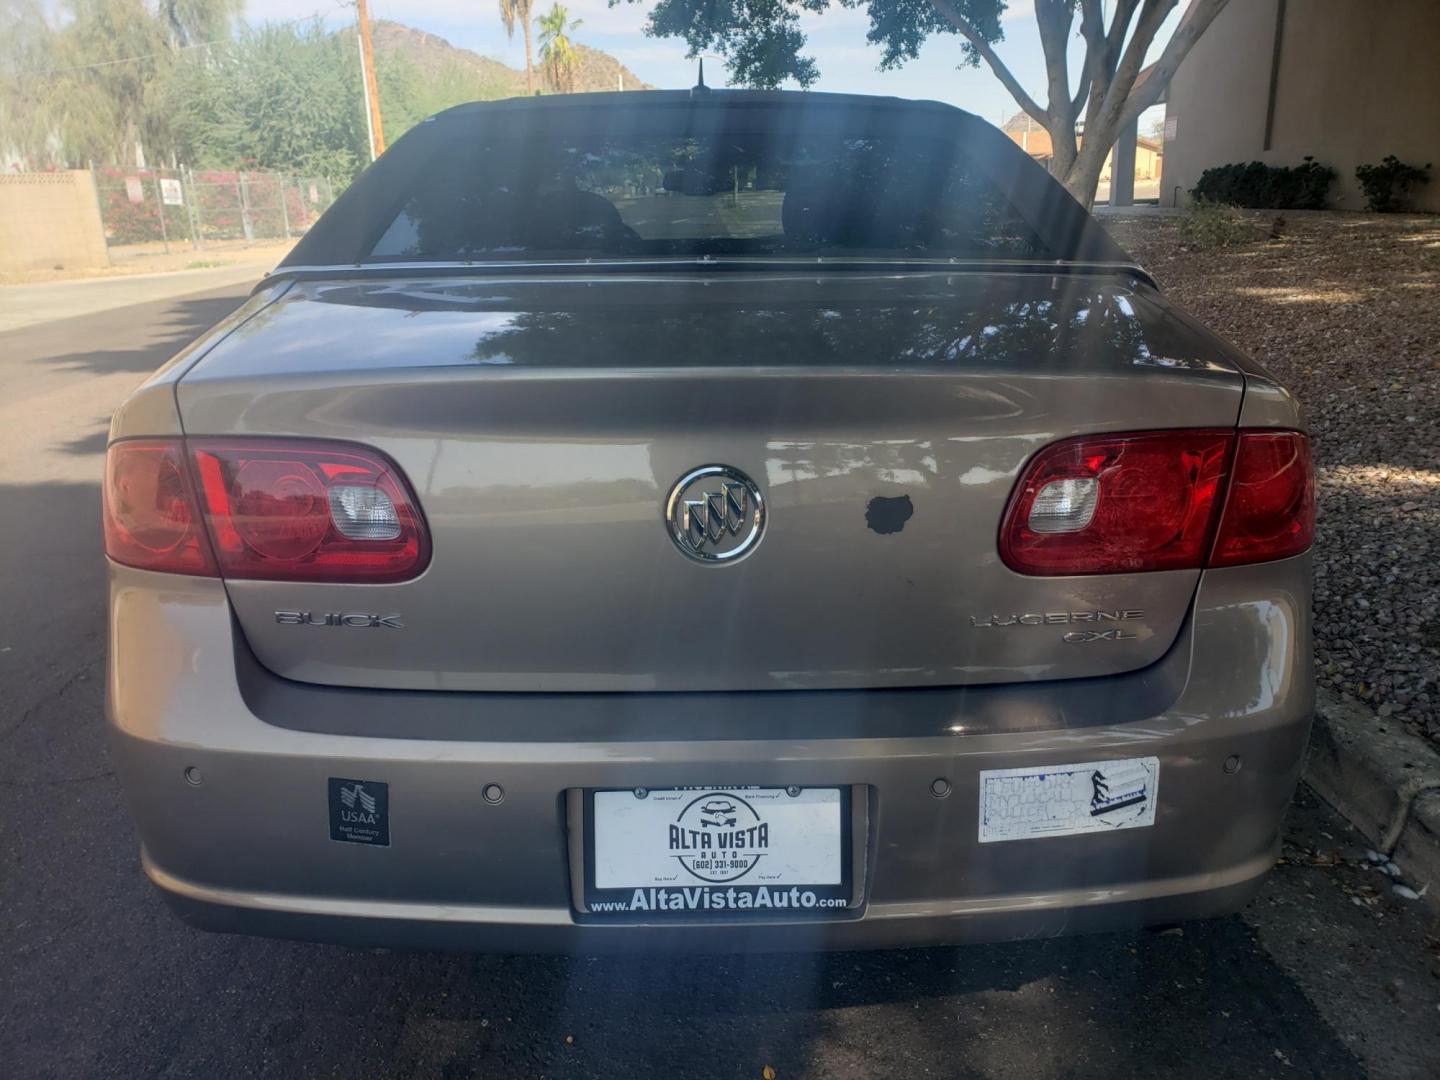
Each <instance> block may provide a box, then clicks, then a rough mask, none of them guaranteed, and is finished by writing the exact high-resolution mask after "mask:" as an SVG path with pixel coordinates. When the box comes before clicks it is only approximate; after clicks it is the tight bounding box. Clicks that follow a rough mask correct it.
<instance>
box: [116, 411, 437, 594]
mask: <svg viewBox="0 0 1440 1080" xmlns="http://www.w3.org/2000/svg"><path fill="white" fill-rule="evenodd" d="M186 453H187V448H186V446H185V444H184V443H183V442H182V441H181V440H179V439H155V440H144V441H140V440H136V441H128V442H118V443H115V444H114V445H113V446H111V447H110V450H109V453H108V455H107V459H106V470H105V474H106V475H105V493H104V503H105V551H106V554H108V555H109V556H110V557H111V558H112V559H114V560H115V561H116V562H121V563H125V564H126V565H127V566H138V567H141V568H142V569H146V570H161V571H165V572H167V573H174V574H203V575H207V576H212V577H213V576H215V575H216V574H217V573H218V574H219V576H221V577H227V578H252V579H261V580H271V581H344V582H356V583H380V582H392V581H404V580H407V579H409V578H413V577H415V576H416V575H417V574H419V573H420V572H421V571H422V570H424V569H425V565H426V563H427V562H428V561H429V558H430V543H429V537H428V534H427V532H426V529H425V522H424V519H423V518H422V517H421V516H420V510H419V507H418V505H417V504H416V501H415V497H414V496H413V495H412V494H411V492H410V488H409V486H408V485H407V484H406V483H405V480H404V478H403V477H402V476H401V475H400V472H399V470H398V469H396V468H395V466H394V465H392V464H391V463H390V462H389V461H388V460H386V459H385V458H384V457H382V456H381V455H380V454H378V453H376V452H375V451H373V450H367V449H365V448H363V447H358V446H349V445H341V444H333V443H320V442H310V441H308V440H305V441H301V440H286V439H273V440H272V439H253V440H252V439H234V440H223V441H222V440H191V441H190V442H189V444H188V453H189V457H190V461H189V466H190V467H187V462H186V460H185V455H186ZM192 476H193V483H192ZM202 521H203V522H204V523H205V525H208V527H209V528H208V537H207V530H206V529H205V528H203V527H202V525H201V522H202ZM217 563H218V565H217Z"/></svg>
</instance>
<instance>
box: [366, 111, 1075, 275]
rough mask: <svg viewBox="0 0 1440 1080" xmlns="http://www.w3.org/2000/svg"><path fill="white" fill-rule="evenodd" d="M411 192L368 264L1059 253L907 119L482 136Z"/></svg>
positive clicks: (444, 154) (954, 152)
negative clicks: (903, 125)
mask: <svg viewBox="0 0 1440 1080" xmlns="http://www.w3.org/2000/svg"><path fill="white" fill-rule="evenodd" d="M470 130H472V131H474V129H473V128H472V129H470ZM399 202H400V207H399V209H398V212H395V213H394V214H393V217H392V218H391V220H390V221H389V223H388V226H387V227H386V228H385V230H384V232H383V234H382V235H381V237H380V239H379V241H378V242H377V243H375V245H374V247H373V249H372V250H371V251H370V253H369V257H368V260H367V261H371V262H388V261H411V260H415V261H453V260H483V261H491V260H497V259H518V260H532V259H546V258H566V257H575V256H585V257H606V258H629V257H634V258H646V257H651V258H653V257H663V256H696V255H797V254H816V255H840V256H845V255H861V256H912V257H951V256H954V257H965V258H977V257H981V258H983V257H994V258H1035V257H1051V253H1050V252H1049V251H1047V250H1046V249H1045V247H1044V245H1043V244H1042V243H1041V241H1040V240H1039V238H1038V237H1037V235H1036V234H1035V232H1034V231H1033V230H1032V229H1031V228H1030V226H1029V225H1028V224H1027V223H1026V222H1025V220H1024V219H1023V218H1022V217H1021V216H1020V214H1019V213H1018V212H1017V211H1016V209H1015V207H1014V206H1013V205H1012V204H1011V202H1010V201H1009V200H1008V199H1007V198H1006V195H1005V193H1004V192H1003V191H1001V190H1000V189H999V188H998V187H997V186H996V185H995V183H994V182H993V181H991V180H990V179H988V178H987V177H986V176H985V175H984V174H983V172H982V171H981V170H980V169H978V168H977V167H976V166H975V165H974V163H973V162H972V161H971V160H970V158H969V157H968V156H967V154H966V152H965V150H964V148H963V146H962V145H961V144H959V143H958V142H956V141H955V140H953V139H947V138H944V137H938V136H934V135H921V134H907V133H906V132H905V131H904V130H903V129H898V130H896V131H891V132H886V131H873V130H872V131H865V132H848V131H846V132H837V131H834V130H828V131H823V132H816V133H808V132H806V131H805V130H803V129H802V130H797V129H796V128H795V127H794V126H793V125H791V126H789V127H786V126H784V125H781V124H775V125H773V126H771V127H768V128H767V127H766V126H765V125H762V124H755V123H754V122H753V119H752V122H751V125H750V126H748V127H743V128H738V129H730V128H725V129H722V130H716V129H714V128H712V129H711V130H707V131H696V130H693V128H692V129H691V130H685V126H684V125H677V130H674V131H671V132H666V131H656V130H655V129H654V127H653V126H651V127H649V128H647V129H645V130H641V129H638V128H637V129H636V130H635V131H633V132H627V131H626V130H625V129H624V127H623V125H616V124H614V123H611V124H609V125H608V126H607V128H606V129H604V130H600V131H598V132H597V133H595V134H592V135H577V134H575V133H574V132H573V131H557V132H551V131H547V130H546V129H545V127H544V126H543V125H541V124H536V125H535V128H534V130H533V131H532V132H522V133H517V132H515V130H514V129H513V128H512V129H511V130H509V131H507V132H503V133H498V134H495V135H493V136H487V135H486V133H484V132H483V131H476V132H475V133H474V135H473V136H472V137H471V138H469V139H468V140H467V139H462V140H460V141H459V143H458V145H457V144H456V143H455V142H449V143H448V144H447V145H446V146H445V148H444V149H443V150H442V151H441V152H438V153H436V154H435V155H434V156H433V158H432V160H431V161H430V162H428V163H427V165H426V167H425V168H424V169H422V170H420V171H419V172H418V174H417V176H416V179H415V180H413V181H412V182H411V184H410V187H409V190H407V191H405V192H403V193H402V198H401V199H400V200H399Z"/></svg>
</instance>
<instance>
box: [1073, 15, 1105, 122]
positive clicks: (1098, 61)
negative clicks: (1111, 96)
mask: <svg viewBox="0 0 1440 1080" xmlns="http://www.w3.org/2000/svg"><path fill="white" fill-rule="evenodd" d="M1080 36H1081V37H1083V38H1084V39H1085V70H1084V72H1083V73H1082V74H1081V76H1080V89H1079V90H1078V91H1076V93H1075V99H1074V100H1073V101H1072V102H1071V103H1070V112H1071V113H1072V114H1074V115H1075V116H1079V115H1080V110H1081V109H1083V108H1084V107H1085V102H1086V100H1087V99H1088V98H1089V97H1090V94H1091V92H1092V91H1094V90H1095V84H1096V82H1097V81H1098V80H1099V79H1100V78H1101V71H1102V69H1103V67H1104V64H1105V9H1104V8H1103V7H1102V6H1101V0H1080ZM1098 92H1099V94H1100V95H1101V96H1102V97H1103V96H1104V93H1105V91H1104V89H1103V88H1102V89H1100V90H1099V91H1098Z"/></svg>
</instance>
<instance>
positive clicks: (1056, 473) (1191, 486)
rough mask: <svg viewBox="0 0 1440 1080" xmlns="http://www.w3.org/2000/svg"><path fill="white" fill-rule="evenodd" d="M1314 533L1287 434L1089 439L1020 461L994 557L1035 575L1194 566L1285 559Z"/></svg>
mask: <svg viewBox="0 0 1440 1080" xmlns="http://www.w3.org/2000/svg"><path fill="white" fill-rule="evenodd" d="M1232 456H1233V461H1232ZM1227 487H1228V496H1227ZM1222 506H1223V507H1224V512H1223V514H1222V513H1221V508H1222ZM1217 522H1218V528H1217ZM1314 532H1315V497H1314V481H1313V477H1312V474H1311V469H1310V451H1309V443H1308V441H1307V440H1306V438H1305V436H1304V435H1301V434H1299V433H1298V432H1293V431H1281V432H1269V431H1241V432H1238V433H1237V432H1234V431H1217V430H1195V431H1190V430H1178V431H1157V432H1145V433H1140V434H1125V435H1097V436H1086V437H1083V438H1078V439H1068V440H1066V441H1064V442H1059V443H1055V444H1054V445H1052V446H1048V447H1046V448H1045V449H1044V450H1042V451H1040V453H1038V454H1037V455H1036V456H1035V458H1034V459H1033V460H1032V461H1031V462H1030V464H1029V466H1028V467H1027V468H1026V469H1025V471H1024V473H1023V474H1022V475H1021V477H1020V482H1019V483H1018V484H1017V485H1016V489H1015V493H1014V495H1012V496H1011V499H1010V505H1009V507H1008V508H1007V510H1006V513H1005V519H1004V522H1003V524H1002V526H1001V531H1000V556H1001V558H1002V559H1004V561H1005V564H1006V565H1007V566H1009V567H1010V568H1011V569H1012V570H1015V571H1017V572H1019V573H1022V574H1035V575H1068V574H1124V573H1136V572H1140V571H1149V570H1184V569H1200V568H1201V567H1202V566H1206V565H1210V566H1233V565H1236V564H1239V563H1248V562H1261V561H1264V560H1267V559H1281V558H1285V557H1286V556H1289V555H1296V554H1299V553H1300V552H1302V551H1304V550H1305V549H1306V548H1308V547H1309V546H1310V542H1311V540H1312V539H1313V537H1314ZM1212 538H1213V539H1212ZM1207 556H1209V558H1208V561H1207Z"/></svg>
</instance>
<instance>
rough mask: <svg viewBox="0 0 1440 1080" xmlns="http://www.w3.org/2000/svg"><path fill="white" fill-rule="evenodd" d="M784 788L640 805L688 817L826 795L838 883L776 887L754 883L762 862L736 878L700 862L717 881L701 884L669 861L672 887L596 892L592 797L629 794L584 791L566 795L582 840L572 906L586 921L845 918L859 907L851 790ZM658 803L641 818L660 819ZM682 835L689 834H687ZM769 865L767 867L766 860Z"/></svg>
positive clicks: (640, 884) (679, 790) (726, 788)
mask: <svg viewBox="0 0 1440 1080" xmlns="http://www.w3.org/2000/svg"><path fill="white" fill-rule="evenodd" d="M642 790H644V789H642ZM791 790H792V788H788V787H778V786H773V785H772V786H767V785H753V786H747V785H715V786H708V787H707V786H698V785H684V786H677V787H667V788H651V789H648V790H646V795H645V799H646V800H649V799H654V798H656V796H660V797H661V798H665V797H669V798H670V799H671V800H672V805H673V806H674V807H675V808H676V809H677V811H678V812H680V813H683V809H681V807H682V805H683V806H688V807H689V808H690V809H691V814H690V815H689V816H690V817H693V816H694V807H695V805H696V804H702V803H705V802H713V801H716V800H721V799H732V800H740V799H745V800H747V802H748V801H749V799H754V800H755V802H756V805H757V806H758V807H760V808H761V809H765V808H767V806H766V802H765V801H764V800H768V801H769V805H770V806H771V807H773V806H775V805H784V804H781V803H780V802H779V800H780V799H786V800H788V799H792V798H797V797H798V798H801V799H804V798H805V797H806V795H807V794H808V795H809V796H810V797H812V798H813V797H814V796H816V795H817V794H822V795H826V796H833V798H834V804H835V806H836V811H837V816H838V821H837V823H836V829H835V832H834V833H833V834H832V835H833V837H834V839H833V843H834V845H835V847H836V849H837V850H835V851H834V858H835V860H837V861H838V870H839V872H838V881H835V882H833V883H832V882H829V881H825V882H800V881H794V880H789V879H788V878H787V879H786V880H784V881H783V883H781V882H780V881H779V880H774V878H775V874H774V872H773V871H772V872H771V873H770V874H769V875H766V876H768V877H770V878H771V879H772V880H762V879H761V878H762V875H761V873H758V872H757V871H756V867H758V865H759V863H761V862H763V861H764V859H763V858H760V859H757V860H756V861H755V866H752V868H751V869H748V870H744V871H743V872H737V870H736V869H735V868H726V869H724V870H721V871H718V872H717V871H714V870H711V869H709V867H708V866H704V865H703V864H701V865H702V869H701V873H706V874H708V875H710V876H711V877H712V878H714V877H723V878H724V880H713V879H712V880H707V879H703V878H701V877H699V876H698V875H697V874H696V873H694V872H691V871H690V870H689V868H688V867H687V866H686V864H685V863H684V862H683V861H681V859H680V858H679V857H676V880H675V881H673V882H658V881H638V880H637V882H636V883H634V884H626V885H611V886H605V887H602V886H601V885H599V884H598V883H597V820H598V819H597V809H596V797H597V796H603V797H605V798H606V799H612V798H617V797H619V796H622V795H623V796H628V797H629V798H631V799H635V798H636V794H635V792H636V789H634V788H585V789H581V790H578V791H576V792H574V793H573V794H574V796H576V798H575V799H574V801H573V802H572V808H573V809H574V810H575V811H578V813H577V814H576V815H575V816H576V817H578V818H579V819H580V820H579V821H578V822H575V821H574V817H572V822H573V823H574V824H579V825H580V826H581V829H580V831H581V838H582V845H581V847H582V851H581V852H580V854H581V856H582V857H581V859H579V860H578V862H579V863H580V865H579V866H575V870H578V871H579V876H580V878H581V880H580V881H579V882H577V884H578V885H579V888H578V889H576V890H575V893H576V896H575V899H576V901H577V904H576V906H577V908H578V909H579V910H580V911H581V912H582V913H585V914H589V915H596V916H604V917H610V918H620V919H632V920H633V919H637V918H640V919H646V920H657V919H658V920H664V921H677V920H683V919H695V918H701V919H703V918H717V917H718V918H724V919H757V918H758V919H762V920H763V919H767V918H786V917H801V918H826V917H834V916H844V915H846V914H847V913H851V912H853V909H854V908H855V907H856V906H858V904H859V902H860V898H859V891H860V890H859V889H858V888H857V879H856V871H857V864H858V862H859V858H858V856H857V853H856V851H855V838H856V829H857V825H856V822H855V807H856V805H857V801H856V795H855V789H854V788H853V786H851V785H845V784H812V785H806V786H803V787H798V788H795V789H794V790H797V791H798V792H800V793H802V794H801V795H800V796H791V795H790V794H789V792H790V791H791ZM747 797H748V798H747ZM862 802H863V800H862ZM659 805H660V804H659V801H658V800H657V802H653V803H651V804H650V807H649V808H647V809H648V810H649V815H648V816H656V817H658V816H660V815H659V812H658V810H656V809H655V808H656V807H657V806H659ZM736 810H737V813H736V815H735V816H736V818H737V824H738V818H739V817H740V813H742V812H743V811H741V810H740V807H739V806H738V805H737V807H736ZM677 816H678V813H677ZM748 820H753V819H748ZM687 831H694V830H692V829H688V828H687ZM717 834H718V832H717ZM667 839H668V835H667ZM765 854H770V852H768V851H767V852H765ZM692 861H693V860H692ZM572 865H573V864H572ZM770 866H774V862H773V861H772V863H771V864H770ZM730 875H734V876H730ZM612 876H613V875H612ZM825 876H827V877H828V876H830V875H825ZM762 893H763V895H764V898H763V899H762ZM782 894H783V895H782Z"/></svg>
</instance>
